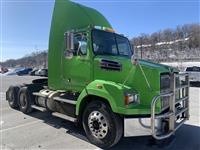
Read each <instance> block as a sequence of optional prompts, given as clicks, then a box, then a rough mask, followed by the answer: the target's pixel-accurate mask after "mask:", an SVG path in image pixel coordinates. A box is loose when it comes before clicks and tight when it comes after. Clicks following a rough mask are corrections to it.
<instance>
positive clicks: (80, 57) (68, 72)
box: [63, 32, 92, 91]
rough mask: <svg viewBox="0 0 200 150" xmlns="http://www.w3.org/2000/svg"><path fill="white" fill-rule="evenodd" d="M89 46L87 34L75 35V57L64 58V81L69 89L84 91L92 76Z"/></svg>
mask: <svg viewBox="0 0 200 150" xmlns="http://www.w3.org/2000/svg"><path fill="white" fill-rule="evenodd" d="M88 45H89V44H88V35H87V33H84V32H81V33H80V32H79V33H74V50H73V57H72V58H70V59H67V58H66V57H65V56H64V57H63V80H64V82H65V85H66V88H67V89H70V90H76V91H82V90H83V89H84V87H85V86H86V84H87V83H88V82H89V80H90V78H91V76H92V75H91V63H90V59H89V52H88V48H89V47H88ZM64 53H65V52H64ZM64 55H65V54H64Z"/></svg>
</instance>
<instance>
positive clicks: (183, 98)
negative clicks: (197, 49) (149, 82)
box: [151, 73, 189, 140]
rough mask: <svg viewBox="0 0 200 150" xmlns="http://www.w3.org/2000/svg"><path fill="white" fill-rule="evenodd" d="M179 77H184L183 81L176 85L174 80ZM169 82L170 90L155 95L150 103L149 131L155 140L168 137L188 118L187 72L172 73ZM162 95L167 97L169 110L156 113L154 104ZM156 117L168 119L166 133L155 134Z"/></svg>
mask: <svg viewBox="0 0 200 150" xmlns="http://www.w3.org/2000/svg"><path fill="white" fill-rule="evenodd" d="M180 78H184V80H185V81H183V80H181V81H180V82H178V83H179V84H178V85H177V82H176V81H177V79H178V80H179V79H180ZM182 81H183V82H182ZM170 82H171V83H170V89H171V92H168V93H164V94H160V95H157V96H155V97H154V98H153V99H152V103H151V131H152V136H153V137H154V138H155V139H157V140H162V139H165V138H168V137H170V136H171V135H172V134H174V133H175V131H176V130H177V129H178V128H179V127H180V126H181V125H182V124H183V123H184V122H185V121H186V120H188V119H189V75H188V74H187V73H182V74H172V75H171V76H170ZM177 93H178V98H177V97H176V94H177ZM164 97H169V107H168V108H169V111H168V112H165V113H163V114H162V113H161V114H159V115H156V112H155V108H156V104H157V102H158V101H159V100H161V98H164ZM180 103H181V105H182V106H181V107H180V108H177V107H176V105H177V104H180ZM177 118H179V119H177ZM156 119H168V126H169V130H168V132H167V133H161V134H159V135H158V134H157V129H156V126H155V122H156Z"/></svg>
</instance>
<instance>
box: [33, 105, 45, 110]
mask: <svg viewBox="0 0 200 150" xmlns="http://www.w3.org/2000/svg"><path fill="white" fill-rule="evenodd" d="M31 108H33V109H37V110H39V111H42V112H46V111H47V110H46V108H44V107H40V106H37V105H31Z"/></svg>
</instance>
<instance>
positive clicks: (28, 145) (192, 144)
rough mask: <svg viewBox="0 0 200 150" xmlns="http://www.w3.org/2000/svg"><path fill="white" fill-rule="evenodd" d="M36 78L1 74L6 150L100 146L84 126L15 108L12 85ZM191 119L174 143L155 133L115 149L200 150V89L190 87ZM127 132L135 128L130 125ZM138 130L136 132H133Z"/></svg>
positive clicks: (125, 140)
mask: <svg viewBox="0 0 200 150" xmlns="http://www.w3.org/2000/svg"><path fill="white" fill-rule="evenodd" d="M33 78H35V77H29V76H23V77H19V76H7V77H6V76H1V95H0V96H1V99H0V102H1V103H0V104H1V105H0V106H1V107H0V112H1V121H0V125H1V130H0V133H1V143H0V146H1V148H2V149H99V148H98V147H96V146H94V145H92V144H90V143H89V142H88V140H87V138H86V137H85V134H84V132H83V130H82V129H81V128H77V127H76V126H75V125H74V124H73V123H71V122H68V121H65V120H62V119H59V118H56V117H53V116H51V115H49V114H48V113H43V112H39V111H35V112H33V113H31V114H30V115H25V114H23V113H21V112H20V111H18V110H14V109H11V108H10V107H9V106H8V104H7V101H6V100H5V92H6V90H7V88H8V87H9V85H11V84H19V83H23V82H26V83H28V82H30V81H31V80H32V79H33ZM190 96H191V98H190V115H191V117H190V120H189V121H187V122H186V123H185V124H184V125H183V126H182V127H181V128H180V129H179V130H178V131H177V132H176V136H175V138H174V140H173V141H172V142H166V144H155V143H153V142H152V140H151V136H139V137H125V138H123V139H122V140H121V141H120V142H119V143H118V144H117V145H116V146H114V147H113V148H112V149H119V150H121V149H135V150H138V149H145V150H155V149H156V150H161V149H166V150H167V149H169V150H179V149H180V150H200V143H199V139H200V109H199V108H200V88H198V87H192V88H190ZM128 127H129V128H127V131H128V132H129V131H132V129H131V128H130V126H129V125H128ZM132 132H134V131H132Z"/></svg>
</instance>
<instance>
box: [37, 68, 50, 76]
mask: <svg viewBox="0 0 200 150" xmlns="http://www.w3.org/2000/svg"><path fill="white" fill-rule="evenodd" d="M35 75H36V76H43V77H47V76H48V70H47V69H39V70H38V71H36V72H35Z"/></svg>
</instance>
